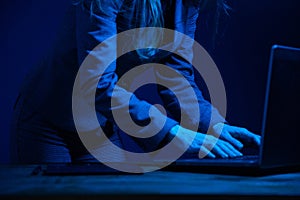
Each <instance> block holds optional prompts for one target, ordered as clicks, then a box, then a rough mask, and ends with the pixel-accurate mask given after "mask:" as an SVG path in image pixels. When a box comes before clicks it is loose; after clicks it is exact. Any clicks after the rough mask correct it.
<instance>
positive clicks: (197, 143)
mask: <svg viewBox="0 0 300 200" xmlns="http://www.w3.org/2000/svg"><path fill="white" fill-rule="evenodd" d="M170 134H171V135H172V136H175V135H176V137H178V139H179V142H177V143H176V146H177V147H178V148H183V147H185V146H186V145H188V144H191V145H190V146H189V148H188V150H187V153H191V154H197V153H198V154H199V158H204V157H209V158H216V157H221V158H229V157H238V156H242V155H243V154H242V153H241V152H239V151H238V150H237V149H236V148H234V147H233V146H232V145H231V144H230V143H229V142H226V141H224V140H221V139H219V138H216V137H214V136H212V135H208V134H203V133H199V132H195V131H191V130H189V129H186V128H183V127H181V126H179V125H177V126H175V127H173V128H172V129H171V131H170ZM192 140H193V141H192ZM191 141H192V142H191Z"/></svg>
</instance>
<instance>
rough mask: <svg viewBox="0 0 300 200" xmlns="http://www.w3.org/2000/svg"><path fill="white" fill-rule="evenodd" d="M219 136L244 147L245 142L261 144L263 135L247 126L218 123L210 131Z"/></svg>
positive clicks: (236, 146) (238, 146) (239, 147)
mask: <svg viewBox="0 0 300 200" xmlns="http://www.w3.org/2000/svg"><path fill="white" fill-rule="evenodd" d="M209 134H210V135H213V136H215V137H217V138H220V139H222V140H225V141H227V142H229V143H230V144H231V145H233V146H234V147H235V148H237V149H242V148H243V146H244V144H247V145H251V144H254V145H256V146H260V141H261V137H260V136H259V135H256V134H254V133H252V132H250V131H248V130H247V129H245V128H240V127H236V126H230V125H228V124H223V123H218V124H216V125H214V126H213V129H212V131H211V132H210V133H209Z"/></svg>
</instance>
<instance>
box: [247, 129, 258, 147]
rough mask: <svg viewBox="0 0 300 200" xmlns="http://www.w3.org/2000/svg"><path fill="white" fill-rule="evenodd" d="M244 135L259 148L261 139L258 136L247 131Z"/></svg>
mask: <svg viewBox="0 0 300 200" xmlns="http://www.w3.org/2000/svg"><path fill="white" fill-rule="evenodd" d="M245 134H246V135H247V137H248V138H250V140H251V142H252V143H254V144H255V145H257V146H260V142H261V138H260V136H259V135H256V134H254V133H252V132H250V131H248V130H247V129H246V130H245Z"/></svg>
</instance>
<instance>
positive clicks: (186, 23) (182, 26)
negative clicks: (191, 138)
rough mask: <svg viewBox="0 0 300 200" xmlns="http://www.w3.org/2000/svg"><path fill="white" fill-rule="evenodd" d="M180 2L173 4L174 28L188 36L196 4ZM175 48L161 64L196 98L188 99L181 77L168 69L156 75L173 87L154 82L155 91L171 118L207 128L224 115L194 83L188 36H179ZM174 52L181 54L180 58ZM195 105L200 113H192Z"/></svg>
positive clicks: (191, 32)
mask: <svg viewBox="0 0 300 200" xmlns="http://www.w3.org/2000/svg"><path fill="white" fill-rule="evenodd" d="M179 1H180V0H177V1H176V2H179ZM182 5H184V3H182V2H181V3H180V4H179V3H178V4H177V5H176V6H175V11H174V13H175V15H174V18H175V19H174V25H173V26H174V29H175V31H178V32H181V33H183V34H185V35H187V36H189V37H190V38H194V34H195V30H196V20H197V18H198V13H199V12H198V11H199V10H200V9H199V7H198V6H199V4H193V5H187V6H186V7H184V6H182ZM175 51H176V52H174V53H172V54H170V55H169V56H168V57H166V58H164V59H163V60H162V64H165V65H167V66H169V67H170V68H172V69H174V70H175V71H177V72H178V73H180V74H181V75H182V76H183V77H184V78H185V79H186V80H187V81H188V82H189V86H188V87H191V88H192V89H193V90H194V92H195V95H196V98H197V99H196V101H194V100H193V99H191V94H189V93H188V92H187V91H188V90H187V88H186V87H187V86H186V85H185V84H183V81H182V79H181V78H179V77H178V76H174V75H172V74H171V73H162V72H159V71H158V72H156V78H157V79H158V80H159V82H163V83H166V84H167V85H173V87H172V88H166V87H162V86H158V93H159V95H160V97H161V98H162V100H163V102H164V105H165V107H166V109H167V111H168V113H169V114H170V115H171V116H172V118H173V119H175V120H177V121H179V120H180V119H182V118H184V119H185V120H186V121H188V122H189V124H188V126H190V127H198V130H199V131H201V132H207V131H208V128H209V125H210V124H212V125H214V124H216V123H218V122H225V119H224V118H223V117H222V116H221V115H220V113H219V112H218V110H217V109H216V108H214V107H213V106H212V105H211V104H210V102H208V101H207V100H205V99H204V98H203V96H202V93H201V91H200V89H199V88H198V86H197V84H196V83H195V79H194V69H193V66H192V64H191V62H192V59H193V43H191V42H190V40H183V41H181V42H180V44H179V47H177V48H176V50H175ZM178 54H179V55H183V57H184V58H183V57H182V56H179V55H178ZM172 91H173V92H172ZM174 91H175V92H176V95H177V96H180V97H181V101H180V104H179V102H178V99H176V97H175V95H174ZM196 106H198V108H199V111H200V116H195V115H196V114H195V112H194V111H195V107H196ZM186 128H189V127H186Z"/></svg>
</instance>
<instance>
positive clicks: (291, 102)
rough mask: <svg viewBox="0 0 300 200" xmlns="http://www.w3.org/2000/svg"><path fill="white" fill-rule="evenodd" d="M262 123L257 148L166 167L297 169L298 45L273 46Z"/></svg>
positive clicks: (299, 118)
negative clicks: (236, 153) (240, 154)
mask: <svg viewBox="0 0 300 200" xmlns="http://www.w3.org/2000/svg"><path fill="white" fill-rule="evenodd" d="M262 124H263V126H262V132H261V136H262V141H261V146H260V147H259V148H258V149H251V148H249V149H244V150H243V151H244V152H243V153H244V155H245V156H242V157H237V158H228V159H224V158H220V159H218V158H217V159H194V158H189V159H184V158H183V159H179V160H177V161H176V162H175V163H173V165H171V166H170V167H169V169H175V170H183V171H185V170H188V171H191V170H196V171H201V170H202V171H207V170H208V171H209V170H212V171H218V170H220V168H222V170H223V171H224V172H226V170H228V171H233V170H236V172H238V171H240V172H243V171H245V170H246V171H247V172H250V171H252V172H254V173H257V172H259V171H260V172H263V171H269V172H272V170H274V172H275V171H279V172H283V171H284V170H287V171H290V170H293V171H294V170H297V171H300V156H299V152H300V143H299V141H300V49H299V48H292V47H288V46H280V45H274V46H272V49H271V54H270V61H269V69H268V79H267V87H266V95H265V105H264V112H263V122H262ZM249 169H250V170H249ZM255 169H257V170H255ZM228 171H227V172H228Z"/></svg>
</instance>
